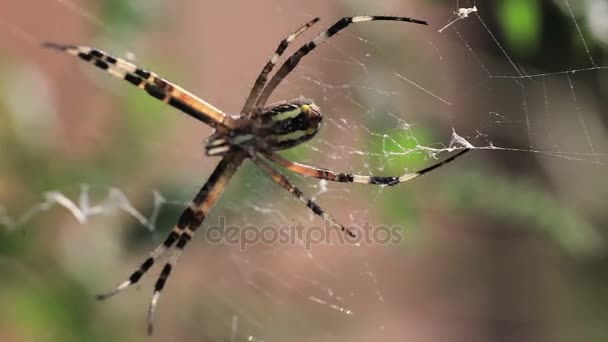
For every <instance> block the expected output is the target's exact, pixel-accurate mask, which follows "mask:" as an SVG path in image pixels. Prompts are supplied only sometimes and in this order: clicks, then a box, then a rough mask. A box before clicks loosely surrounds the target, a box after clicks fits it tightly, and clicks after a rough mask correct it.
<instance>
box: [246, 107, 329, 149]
mask: <svg viewBox="0 0 608 342" xmlns="http://www.w3.org/2000/svg"><path fill="white" fill-rule="evenodd" d="M322 118H323V115H322V114H321V111H320V109H319V107H317V106H316V105H315V104H314V103H313V102H312V100H309V99H302V98H299V99H294V100H290V101H286V102H280V103H275V104H272V105H270V106H267V107H266V108H264V110H263V111H262V113H261V114H260V116H259V119H260V123H259V125H258V126H256V127H254V134H255V135H256V136H258V137H261V138H262V139H263V141H264V143H265V145H266V146H267V147H268V148H270V149H271V150H284V149H288V148H292V147H294V146H296V145H299V144H301V143H303V142H305V141H308V140H310V139H312V138H313V137H314V136H315V135H316V134H317V132H318V131H319V128H320V127H321V120H322Z"/></svg>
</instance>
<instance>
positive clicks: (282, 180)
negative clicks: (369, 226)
mask: <svg viewBox="0 0 608 342" xmlns="http://www.w3.org/2000/svg"><path fill="white" fill-rule="evenodd" d="M251 160H252V161H253V162H254V163H255V165H257V166H258V167H259V168H260V169H262V171H264V172H265V173H266V174H268V175H269V176H270V177H271V178H272V179H273V180H274V181H275V182H277V183H278V184H279V185H280V186H282V187H283V188H285V189H286V190H287V191H289V193H291V194H292V195H293V196H294V197H296V198H297V199H298V200H300V201H301V202H302V203H304V204H305V205H306V207H307V208H309V209H310V210H312V212H313V213H315V215H317V216H319V217H321V218H322V219H323V220H325V221H326V222H328V223H329V224H331V225H332V226H334V227H337V228H338V229H340V231H342V232H344V233H346V234H348V235H349V236H350V237H356V235H355V233H354V232H353V231H352V230H351V229H349V228H347V227H345V226H343V225H341V224H340V223H338V222H336V220H335V219H334V218H333V217H332V216H331V215H329V214H328V213H326V212H325V211H324V210H323V209H322V208H321V207H319V205H318V204H317V203H315V202H314V201H313V200H311V199H309V198H308V197H306V195H304V193H302V190H300V189H298V188H297V187H296V186H295V185H294V184H293V183H291V181H289V179H288V178H287V177H285V176H284V175H283V174H281V173H280V172H279V171H277V170H275V169H273V168H272V167H271V166H270V165H268V164H267V163H266V162H265V161H263V160H262V159H261V158H252V159H251Z"/></svg>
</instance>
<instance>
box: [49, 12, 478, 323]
mask: <svg viewBox="0 0 608 342" xmlns="http://www.w3.org/2000/svg"><path fill="white" fill-rule="evenodd" d="M376 20H384V21H402V22H409V23H414V24H422V25H426V24H427V23H426V22H425V21H422V20H417V19H412V18H405V17H394V16H356V17H345V18H342V19H340V20H338V21H337V22H336V23H335V24H333V25H332V26H330V27H329V28H328V29H327V30H325V31H323V32H321V33H320V34H319V35H318V36H317V37H316V38H314V39H313V40H311V41H310V42H308V43H306V44H304V45H302V46H301V47H300V48H299V49H298V50H297V51H296V52H295V53H293V54H292V55H291V56H290V57H289V58H287V59H286V61H285V62H284V63H283V64H282V65H281V67H280V68H279V69H278V70H277V71H276V73H275V74H274V75H273V76H272V78H270V80H269V79H268V78H269V75H270V73H271V72H272V70H273V69H274V67H275V65H276V64H277V61H278V60H279V58H280V57H281V55H282V54H283V53H284V52H285V50H286V49H287V47H288V46H289V45H290V43H291V42H293V41H294V40H295V39H296V38H297V37H298V36H299V35H300V34H302V33H303V32H304V31H306V30H307V29H309V28H310V27H311V26H313V25H314V24H315V23H316V22H318V21H319V18H314V19H312V20H310V21H309V22H307V23H306V24H304V25H303V26H301V27H300V28H299V29H298V30H296V31H294V32H293V33H292V34H290V35H289V36H287V37H286V38H285V39H283V40H282V41H281V42H280V43H279V45H278V46H277V48H276V50H275V53H274V54H273V56H272V57H271V58H270V60H269V61H268V62H267V63H266V65H265V66H264V68H263V69H262V71H261V72H260V74H259V76H258V78H257V79H256V81H255V83H254V85H253V88H252V89H251V92H250V94H249V96H248V97H247V100H246V101H245V104H244V106H243V109H242V110H241V112H240V115H239V116H238V117H236V118H235V117H232V116H229V115H227V114H225V113H224V112H222V111H221V110H220V109H218V108H216V107H214V106H213V105H211V104H209V103H207V102H206V101H204V100H203V99H201V98H198V97H196V96H195V95H193V94H191V93H190V92H188V91H187V90H185V89H183V88H181V87H180V86H178V85H177V84H175V83H172V82H170V81H168V80H166V79H164V78H161V77H160V76H158V75H157V74H155V73H153V72H150V71H147V70H144V69H142V68H139V67H137V66H136V65H134V64H132V63H130V62H128V61H126V60H123V59H120V58H116V57H113V56H111V55H109V54H107V53H105V52H102V51H100V50H97V49H94V48H90V47H86V46H76V45H63V44H55V43H45V44H44V46H45V47H47V48H52V49H55V50H59V51H63V52H66V53H68V54H70V55H74V56H77V57H79V58H80V59H82V60H84V61H86V62H89V63H91V64H93V65H95V66H96V67H98V68H100V69H103V70H105V71H107V72H108V73H110V74H111V75H113V76H116V77H118V78H122V79H124V80H125V81H127V82H129V83H131V84H132V85H134V86H136V87H138V88H140V89H143V90H145V91H146V92H147V93H148V94H149V95H151V96H152V97H154V98H156V99H158V100H161V101H163V102H165V103H167V104H169V105H170V106H172V107H174V108H177V109H179V110H180V111H182V112H184V113H186V114H188V115H190V116H192V117H194V118H195V119H197V120H199V121H201V122H203V123H205V124H208V125H210V126H211V127H213V128H214V129H215V132H214V133H213V134H212V135H211V136H210V137H209V138H208V140H207V144H206V146H205V149H206V154H207V155H208V156H219V157H221V158H222V159H221V160H220V162H219V163H218V165H217V166H216V167H215V169H214V171H213V172H212V174H211V176H210V177H209V179H208V180H207V182H206V183H205V184H204V185H203V187H202V188H201V189H200V190H199V192H198V193H197V194H196V196H195V197H194V199H193V200H192V202H191V204H190V206H189V207H188V208H186V209H185V210H184V211H183V212H182V214H181V216H180V217H179V219H178V221H177V224H176V225H175V226H174V227H173V230H172V231H171V232H170V233H169V235H168V236H167V238H166V239H165V241H164V242H163V243H162V244H160V245H159V246H158V247H156V248H155V249H154V250H153V251H152V252H151V254H150V256H149V257H148V258H147V259H146V260H145V261H144V262H143V263H142V264H141V265H140V267H139V268H138V269H137V270H136V271H135V272H133V273H132V274H131V276H130V277H129V278H128V279H127V280H125V281H124V282H122V283H120V284H119V285H118V286H117V287H115V288H114V289H113V290H111V291H109V292H107V293H104V294H100V295H98V296H97V298H98V299H106V298H108V297H111V296H113V295H115V294H117V293H118V292H120V291H122V290H124V289H126V288H127V287H129V286H131V285H133V284H136V283H137V282H138V281H139V280H140V278H141V277H142V276H143V275H144V274H145V273H146V272H147V271H148V270H149V269H150V268H151V267H152V265H154V263H155V262H156V260H157V259H158V258H159V257H161V256H162V255H164V254H166V253H167V252H170V253H171V254H170V257H169V261H168V262H167V263H166V264H165V265H164V267H163V268H162V271H161V273H160V275H159V277H158V279H157V281H156V283H155V285H154V292H153V295H152V299H151V301H150V306H149V309H148V333H149V334H152V327H153V325H152V322H153V314H154V311H155V309H156V305H157V303H158V299H159V297H160V293H161V291H162V289H163V287H164V286H165V283H166V281H167V279H168V278H169V275H170V274H171V271H172V269H173V267H174V266H175V264H176V263H177V260H178V258H179V256H180V255H181V253H182V251H183V249H184V247H186V245H187V244H188V242H189V241H190V240H191V239H192V236H193V235H194V232H195V231H196V230H197V228H198V227H199V226H200V225H201V224H202V223H203V220H204V219H205V217H206V216H207V215H208V214H209V212H210V210H211V208H212V207H213V205H214V204H215V203H216V201H217V200H218V199H219V197H220V196H221V195H222V193H223V191H224V189H225V188H226V185H227V184H228V182H229V181H230V179H231V178H232V176H234V174H235V173H236V171H237V169H238V167H239V166H240V165H241V164H242V163H243V161H244V160H246V159H250V160H251V161H252V162H253V163H254V165H256V166H257V167H259V168H260V169H261V170H262V171H263V172H264V173H265V174H267V175H268V176H270V177H271V178H272V179H273V180H274V181H275V182H276V183H277V184H279V185H280V186H281V187H283V188H284V189H285V190H287V191H289V193H291V194H292V195H293V196H294V197H295V198H296V199H298V200H299V201H301V202H302V203H303V204H304V205H305V206H306V207H308V208H309V209H310V210H312V212H313V213H314V214H316V215H317V216H319V217H321V218H322V219H323V220H324V221H326V222H327V223H329V224H330V225H331V226H332V227H337V228H338V229H340V230H341V231H342V232H344V233H345V234H348V235H349V236H351V237H355V233H354V232H353V231H352V230H351V229H349V228H346V227H345V226H343V225H341V224H340V223H338V222H337V221H336V220H335V219H334V218H333V217H332V216H331V215H330V214H328V213H327V212H326V211H325V210H324V209H322V208H321V207H320V206H319V205H318V204H317V203H316V202H315V201H313V200H312V199H310V198H309V197H307V196H306V195H305V194H304V193H303V192H302V191H301V190H300V189H299V188H297V187H296V186H295V185H294V184H293V183H292V182H291V181H290V180H289V179H288V178H287V177H286V176H284V175H283V174H282V173H280V172H279V171H277V170H276V169H275V168H274V167H272V166H271V164H270V163H268V161H270V162H273V163H275V164H277V165H279V166H282V167H284V168H286V169H288V170H291V171H293V172H296V173H299V174H301V175H305V176H310V177H314V178H319V179H325V180H329V181H334V182H341V183H364V184H375V185H380V186H393V185H396V184H399V183H404V182H406V181H409V180H412V179H414V178H416V177H418V176H421V175H423V174H426V173H428V172H430V171H432V170H435V169H437V168H439V167H441V166H443V165H445V164H447V163H449V162H451V161H453V160H455V159H456V158H458V157H460V156H462V155H463V154H465V153H466V152H468V151H469V150H470V149H469V148H464V149H462V150H460V151H459V152H457V153H456V154H454V155H452V156H451V157H449V158H447V159H445V160H442V161H440V162H438V163H436V164H433V165H431V166H429V167H426V168H424V169H422V170H419V171H417V172H414V173H406V174H403V175H401V176H371V175H355V174H350V173H341V172H334V171H330V170H328V169H324V168H317V167H314V166H309V165H305V164H299V163H295V162H292V161H290V160H287V159H285V158H283V157H282V156H280V155H279V154H278V153H277V151H280V150H285V149H289V148H292V147H294V146H297V145H299V144H301V143H304V142H306V141H308V140H310V139H312V138H313V137H314V136H315V135H316V134H317V133H318V131H319V128H320V127H321V121H322V117H323V116H322V114H321V111H320V109H319V107H317V106H316V105H315V104H314V102H313V101H312V100H309V99H304V98H298V99H292V100H288V101H283V102H278V103H274V104H269V105H267V104H266V103H267V101H268V99H269V97H270V96H271V95H272V93H273V92H274V90H275V89H276V88H277V86H278V85H279V84H280V83H281V81H283V80H284V79H285V77H287V76H288V75H289V74H290V73H291V71H293V70H294V69H295V68H296V66H297V65H298V63H299V62H300V60H301V59H302V58H303V57H304V56H306V55H307V54H308V53H310V52H311V51H312V50H313V49H315V48H316V47H317V46H319V45H320V43H322V42H323V41H325V40H327V39H329V38H331V37H332V36H334V35H335V34H336V33H338V32H339V31H341V30H343V29H345V28H346V27H348V26H349V25H350V24H354V23H361V22H367V21H376Z"/></svg>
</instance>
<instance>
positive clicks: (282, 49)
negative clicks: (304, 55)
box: [241, 17, 319, 118]
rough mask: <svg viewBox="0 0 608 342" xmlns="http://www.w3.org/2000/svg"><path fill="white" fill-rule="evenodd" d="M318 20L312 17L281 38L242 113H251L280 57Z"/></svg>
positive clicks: (248, 97) (256, 81)
mask: <svg viewBox="0 0 608 342" xmlns="http://www.w3.org/2000/svg"><path fill="white" fill-rule="evenodd" d="M318 21H319V17H317V18H314V19H312V20H311V21H309V22H307V23H306V24H304V25H302V26H301V27H300V28H299V29H297V30H296V31H294V32H293V33H292V34H290V35H289V36H287V37H286V38H285V39H283V40H281V42H280V43H279V46H277V49H276V50H275V52H274V54H273V55H272V57H270V60H268V62H267V63H266V65H265V66H264V68H263V69H262V71H261V72H260V74H259V75H258V78H257V79H256V80H255V83H254V84H253V88H251V92H250V93H249V96H247V100H246V101H245V105H243V109H242V110H241V114H242V115H249V114H250V112H251V110H252V109H253V104H254V103H255V101H256V100H257V99H258V96H259V95H260V92H262V89H264V86H265V85H266V81H267V80H268V75H269V74H270V72H271V71H272V69H273V68H274V66H275V65H276V63H277V61H278V60H279V58H281V56H282V55H283V52H285V50H286V49H287V47H289V44H291V42H293V41H294V40H295V39H296V38H297V37H298V36H299V35H301V34H302V33H304V31H306V30H307V29H309V28H310V27H311V26H312V25H314V24H315V23H316V22H318ZM254 114H255V113H254ZM252 118H253V117H252Z"/></svg>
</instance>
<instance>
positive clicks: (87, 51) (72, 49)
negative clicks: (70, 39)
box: [43, 43, 235, 131]
mask: <svg viewBox="0 0 608 342" xmlns="http://www.w3.org/2000/svg"><path fill="white" fill-rule="evenodd" d="M43 47H46V48H51V49H54V50H58V51H62V52H65V53H67V54H70V55H72V56H76V57H79V58H80V59H82V60H84V61H86V62H89V63H91V64H93V65H94V66H96V67H98V68H99V69H102V70H105V71H106V72H108V73H109V74H111V75H112V76H115V77H118V78H121V79H123V80H125V81H127V82H129V83H130V84H132V85H134V86H136V87H138V88H140V89H143V90H145V91H146V92H147V93H148V94H149V95H150V96H152V97H154V98H156V99H158V100H160V101H163V102H165V103H167V104H169V105H170V106H171V107H174V108H176V109H178V110H180V111H182V112H184V113H186V114H188V115H190V116H192V117H194V118H195V119H197V120H199V121H202V122H204V123H206V124H208V125H210V126H212V127H214V128H216V129H218V130H222V131H226V130H227V129H228V128H233V127H234V126H235V123H234V120H233V119H232V118H230V117H229V116H228V115H226V114H225V113H224V112H222V111H221V110H219V109H218V108H216V107H214V106H212V105H211V104H209V103H207V102H206V101H204V100H203V99H201V98H199V97H197V96H195V95H193V94H192V93H190V92H188V91H187V90H185V89H183V88H182V87H180V86H178V85H177V84H175V83H172V82H170V81H167V80H166V79H163V78H162V77H160V76H158V75H157V74H155V73H153V72H150V71H147V70H145V69H142V68H139V67H138V66H136V65H135V64H133V63H131V62H128V61H126V60H124V59H121V58H117V57H114V56H112V55H110V54H108V53H106V52H103V51H101V50H98V49H94V48H91V47H88V46H76V45H63V44H56V43H44V44H43Z"/></svg>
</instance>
